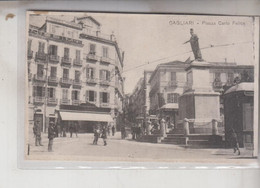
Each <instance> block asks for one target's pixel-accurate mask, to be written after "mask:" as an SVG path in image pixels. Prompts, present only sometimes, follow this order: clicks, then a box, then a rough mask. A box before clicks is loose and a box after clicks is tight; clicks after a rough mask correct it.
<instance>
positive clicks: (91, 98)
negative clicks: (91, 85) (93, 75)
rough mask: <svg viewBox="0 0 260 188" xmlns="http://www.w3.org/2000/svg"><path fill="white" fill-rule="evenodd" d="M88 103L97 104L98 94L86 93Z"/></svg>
mask: <svg viewBox="0 0 260 188" xmlns="http://www.w3.org/2000/svg"><path fill="white" fill-rule="evenodd" d="M86 101H88V102H96V101H97V92H96V91H91V90H89V91H86Z"/></svg>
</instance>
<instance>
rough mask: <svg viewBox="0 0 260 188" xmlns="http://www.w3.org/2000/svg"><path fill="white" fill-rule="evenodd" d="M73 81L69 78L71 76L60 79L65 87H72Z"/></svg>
mask: <svg viewBox="0 0 260 188" xmlns="http://www.w3.org/2000/svg"><path fill="white" fill-rule="evenodd" d="M72 82H73V81H72V79H69V78H61V79H60V84H61V86H63V87H70V86H71V84H72Z"/></svg>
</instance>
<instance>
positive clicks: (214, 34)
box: [30, 13, 254, 93]
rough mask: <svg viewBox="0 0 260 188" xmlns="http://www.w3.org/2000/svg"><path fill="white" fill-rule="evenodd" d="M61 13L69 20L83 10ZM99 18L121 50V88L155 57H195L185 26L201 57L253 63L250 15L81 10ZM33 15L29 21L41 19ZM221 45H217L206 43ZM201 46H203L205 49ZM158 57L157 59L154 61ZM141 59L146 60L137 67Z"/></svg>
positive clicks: (152, 66)
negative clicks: (127, 12) (118, 12)
mask: <svg viewBox="0 0 260 188" xmlns="http://www.w3.org/2000/svg"><path fill="white" fill-rule="evenodd" d="M56 14H58V15H61V14H63V16H61V17H60V18H61V19H65V20H72V19H73V17H74V16H82V15H83V13H73V14H71V13H56ZM84 14H87V15H90V16H92V17H93V18H95V19H96V20H97V21H98V22H100V23H101V33H105V34H111V33H112V32H114V34H115V36H116V40H117V42H118V45H119V48H120V49H121V50H122V51H124V52H125V58H124V71H123V76H124V77H125V93H131V92H132V91H133V89H134V87H135V85H136V83H137V82H138V80H139V79H140V78H141V77H142V76H143V72H144V70H154V69H155V68H156V66H157V65H158V64H160V63H166V62H169V61H174V60H181V61H185V60H186V59H187V58H189V57H190V58H191V59H194V56H193V53H192V52H191V47H190V44H189V43H188V44H183V43H184V42H185V41H187V40H189V39H190V28H193V29H194V33H195V34H197V35H198V37H199V44H200V48H201V49H202V50H201V53H202V57H203V59H204V60H205V61H208V62H225V61H227V62H236V63H237V64H238V65H253V64H254V60H253V57H254V53H253V52H254V49H253V41H254V39H253V19H252V18H251V17H238V16H236V17H230V16H229V17H227V16H191V15H169V14H113V13H84ZM44 20H45V17H43V16H42V17H41V16H37V17H34V18H32V19H30V23H34V24H36V25H37V24H38V25H39V26H40V25H41V24H43V23H44ZM211 45H213V46H218V45H223V46H220V47H210V46H211ZM204 48H205V49H204ZM158 60H159V61H158ZM142 64H145V66H141V67H138V66H140V65H142Z"/></svg>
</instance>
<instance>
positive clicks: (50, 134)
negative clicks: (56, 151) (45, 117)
mask: <svg viewBox="0 0 260 188" xmlns="http://www.w3.org/2000/svg"><path fill="white" fill-rule="evenodd" d="M55 136H56V132H55V126H54V122H53V121H51V122H50V125H49V128H48V139H49V144H48V151H49V152H51V151H52V145H53V139H54V138H55Z"/></svg>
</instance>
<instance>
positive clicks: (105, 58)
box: [100, 57, 113, 64]
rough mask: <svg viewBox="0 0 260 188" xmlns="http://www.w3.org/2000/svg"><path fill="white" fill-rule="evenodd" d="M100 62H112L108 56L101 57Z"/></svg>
mask: <svg viewBox="0 0 260 188" xmlns="http://www.w3.org/2000/svg"><path fill="white" fill-rule="evenodd" d="M100 62H102V63H107V64H110V63H112V62H113V60H112V59H110V58H108V57H101V58H100Z"/></svg>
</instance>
